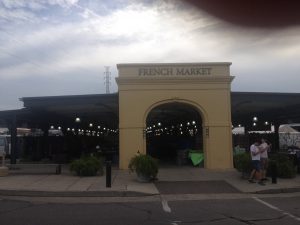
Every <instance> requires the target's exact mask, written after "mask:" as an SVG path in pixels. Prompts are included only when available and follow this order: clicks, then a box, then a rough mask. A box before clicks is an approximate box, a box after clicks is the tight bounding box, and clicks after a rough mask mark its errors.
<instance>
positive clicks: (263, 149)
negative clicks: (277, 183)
mask: <svg viewBox="0 0 300 225" xmlns="http://www.w3.org/2000/svg"><path fill="white" fill-rule="evenodd" d="M259 149H260V165H261V179H262V180H263V181H266V180H268V179H267V177H266V174H267V168H268V151H269V150H270V145H269V144H268V142H267V141H266V139H264V138H262V139H261V144H260V146H259Z"/></svg>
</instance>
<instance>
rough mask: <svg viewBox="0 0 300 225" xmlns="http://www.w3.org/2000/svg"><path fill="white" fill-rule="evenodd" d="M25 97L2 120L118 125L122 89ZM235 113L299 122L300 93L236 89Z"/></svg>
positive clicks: (247, 118) (244, 118)
mask: <svg viewBox="0 0 300 225" xmlns="http://www.w3.org/2000/svg"><path fill="white" fill-rule="evenodd" d="M21 100H22V101H23V102H24V108H23V109H20V110H8V111H1V112H0V121H2V124H3V123H4V122H5V121H9V119H10V118H11V117H12V116H13V115H16V116H17V123H18V126H21V125H22V124H27V125H29V126H31V127H32V126H36V127H38V126H46V127H47V126H49V125H54V126H64V127H67V126H70V127H72V126H73V125H74V123H75V118H76V117H79V118H81V125H82V126H88V124H89V123H93V124H99V125H101V124H103V125H106V126H109V127H111V128H117V127H118V123H119V101H118V93H113V94H93V95H70V96H47V97H24V98H21ZM216 104H217V103H216ZM137 107H138V103H137ZM231 113H232V122H233V124H234V125H237V124H242V125H245V126H247V125H248V126H250V124H251V123H252V118H253V117H254V116H256V117H257V118H259V120H261V121H269V122H270V123H271V122H272V123H281V124H282V123H299V122H300V93H263V92H232V93H231ZM161 119H162V120H163V118H161ZM187 120H188V118H187Z"/></svg>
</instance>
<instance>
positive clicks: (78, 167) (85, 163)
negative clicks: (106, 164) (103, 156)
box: [70, 156, 103, 176]
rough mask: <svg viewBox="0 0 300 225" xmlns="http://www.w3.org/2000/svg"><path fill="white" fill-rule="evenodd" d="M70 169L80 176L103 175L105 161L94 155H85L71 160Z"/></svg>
mask: <svg viewBox="0 0 300 225" xmlns="http://www.w3.org/2000/svg"><path fill="white" fill-rule="evenodd" d="M70 170H71V171H72V172H75V173H76V175H78V176H96V175H97V173H99V174H100V175H103V161H102V160H100V159H97V158H96V157H94V156H84V157H81V158H80V159H77V160H74V161H73V162H71V164H70Z"/></svg>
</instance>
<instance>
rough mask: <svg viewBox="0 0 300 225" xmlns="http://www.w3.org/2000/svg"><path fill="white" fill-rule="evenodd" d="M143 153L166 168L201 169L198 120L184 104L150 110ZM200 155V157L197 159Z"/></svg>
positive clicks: (200, 138) (201, 139) (200, 129)
mask: <svg viewBox="0 0 300 225" xmlns="http://www.w3.org/2000/svg"><path fill="white" fill-rule="evenodd" d="M145 133H146V153H147V154H149V155H151V156H152V157H154V158H157V159H158V160H159V161H160V164H167V165H180V166H181V165H191V163H192V162H191V160H190V159H189V156H190V157H191V156H192V154H194V155H195V154H196V153H197V156H198V159H197V160H195V157H194V158H193V159H194V165H199V166H204V158H203V156H204V149H203V132H202V118H201V115H200V114H199V112H198V110H197V109H196V108H195V107H194V106H192V105H190V104H186V103H181V102H176V101H174V102H169V103H164V104H161V105H158V106H156V107H154V108H153V109H152V110H151V111H150V112H149V113H148V115H147V119H146V130H145ZM199 156H200V158H199Z"/></svg>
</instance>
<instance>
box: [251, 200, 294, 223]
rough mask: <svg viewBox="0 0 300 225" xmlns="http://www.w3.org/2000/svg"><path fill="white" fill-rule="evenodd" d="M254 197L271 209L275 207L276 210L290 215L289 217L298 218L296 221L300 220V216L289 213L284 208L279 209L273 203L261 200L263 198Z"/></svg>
mask: <svg viewBox="0 0 300 225" xmlns="http://www.w3.org/2000/svg"><path fill="white" fill-rule="evenodd" d="M252 198H253V199H254V200H256V201H258V202H260V203H261V204H264V205H265V206H268V207H269V208H271V209H274V210H276V211H278V212H281V213H282V214H283V215H286V216H289V217H291V218H293V219H294V220H296V221H300V218H299V217H297V216H294V215H293V214H291V213H289V212H286V211H284V210H282V209H279V208H278V207H276V206H274V205H271V204H270V203H268V202H265V201H263V200H261V199H259V198H257V197H252Z"/></svg>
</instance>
